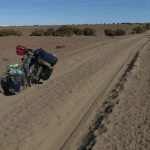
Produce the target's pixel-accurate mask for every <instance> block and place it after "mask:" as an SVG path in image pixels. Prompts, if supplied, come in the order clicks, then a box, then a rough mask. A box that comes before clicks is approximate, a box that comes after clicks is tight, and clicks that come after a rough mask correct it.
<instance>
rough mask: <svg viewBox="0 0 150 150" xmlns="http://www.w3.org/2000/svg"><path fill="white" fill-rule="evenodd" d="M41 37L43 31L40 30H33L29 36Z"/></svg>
mask: <svg viewBox="0 0 150 150" xmlns="http://www.w3.org/2000/svg"><path fill="white" fill-rule="evenodd" d="M43 35H44V30H42V29H35V30H34V31H32V33H31V34H30V36H43Z"/></svg>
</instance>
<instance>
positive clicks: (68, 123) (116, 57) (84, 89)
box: [0, 34, 149, 150]
mask: <svg viewBox="0 0 150 150" xmlns="http://www.w3.org/2000/svg"><path fill="white" fill-rule="evenodd" d="M148 40H149V39H148V38H147V36H146V35H145V34H143V35H142V34H141V35H135V36H131V37H126V38H121V39H117V40H115V39H112V40H110V41H109V42H108V43H105V42H104V43H100V42H96V43H93V44H90V45H87V46H85V47H83V48H80V49H78V50H77V51H74V52H72V53H71V52H69V55H68V53H67V52H66V53H61V57H60V60H59V63H58V65H57V67H56V70H55V71H54V73H53V75H52V77H51V79H50V80H49V81H47V82H45V83H44V84H42V85H36V86H33V87H31V88H28V89H27V90H26V91H23V92H22V93H20V94H18V95H16V96H13V97H5V96H3V95H0V133H1V134H0V149H1V150H59V149H68V148H69V149H70V150H71V149H76V148H77V147H78V142H77V138H75V141H72V143H70V144H68V143H67V144H64V143H66V141H68V142H69V140H68V137H70V135H71V134H74V133H73V132H74V131H75V130H74V129H75V128H76V127H77V126H78V124H79V122H80V121H81V120H82V119H83V117H84V116H85V114H86V113H87V112H88V110H89V109H90V108H91V106H92V105H93V103H94V102H95V99H96V98H97V96H100V95H101V96H103V94H104V93H105V91H106V90H107V89H108V88H109V87H111V85H112V82H113V81H114V80H117V79H115V78H116V77H119V76H120V75H121V74H122V72H123V68H124V67H125V66H126V65H127V63H128V62H129V60H130V58H132V56H134V54H135V53H136V52H137V51H139V50H141V49H143V47H144V45H145V44H146V43H148ZM85 130H86V129H85ZM82 133H84V129H82V131H80V132H78V134H79V135H78V136H79V137H81V136H82ZM80 135H81V136H80ZM73 137H75V136H74V135H73ZM70 138H71V137H70Z"/></svg>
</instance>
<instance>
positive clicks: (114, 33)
mask: <svg viewBox="0 0 150 150" xmlns="http://www.w3.org/2000/svg"><path fill="white" fill-rule="evenodd" d="M104 33H105V35H107V36H119V35H125V34H126V31H125V30H123V29H117V30H111V29H106V30H104Z"/></svg>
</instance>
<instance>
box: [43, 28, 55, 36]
mask: <svg viewBox="0 0 150 150" xmlns="http://www.w3.org/2000/svg"><path fill="white" fill-rule="evenodd" d="M54 32H55V30H54V29H53V28H49V29H47V30H46V31H45V32H44V35H45V36H52V35H53V34H54Z"/></svg>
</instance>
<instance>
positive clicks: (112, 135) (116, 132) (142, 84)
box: [93, 43, 150, 150]
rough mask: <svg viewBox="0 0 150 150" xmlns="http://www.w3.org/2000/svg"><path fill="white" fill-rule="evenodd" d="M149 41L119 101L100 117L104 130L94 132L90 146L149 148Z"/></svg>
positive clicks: (96, 149) (107, 149)
mask: <svg viewBox="0 0 150 150" xmlns="http://www.w3.org/2000/svg"><path fill="white" fill-rule="evenodd" d="M149 65H150V43H149V44H148V45H147V46H146V47H145V48H144V49H143V50H142V51H141V53H140V56H139V58H138V60H137V62H136V64H135V67H134V68H133V70H132V72H131V73H130V74H129V76H128V80H127V83H126V84H125V87H124V90H123V91H122V92H121V93H120V95H119V96H118V97H117V101H118V104H117V105H116V106H115V108H114V110H113V112H112V113H111V114H110V115H109V117H108V118H107V119H105V120H104V121H103V123H102V124H103V125H104V126H105V130H103V131H104V132H101V131H100V130H99V129H98V130H97V132H95V135H96V136H97V138H96V141H97V142H96V144H95V146H94V147H93V150H99V148H101V149H103V150H117V149H121V150H126V149H128V150H141V149H142V150H148V149H150V140H149V139H150V115H149V114H150V103H149V100H150V67H149Z"/></svg>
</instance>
